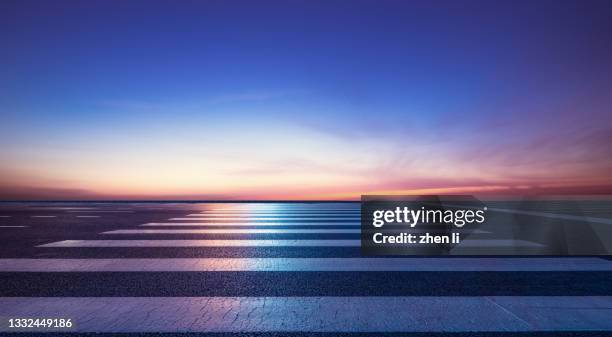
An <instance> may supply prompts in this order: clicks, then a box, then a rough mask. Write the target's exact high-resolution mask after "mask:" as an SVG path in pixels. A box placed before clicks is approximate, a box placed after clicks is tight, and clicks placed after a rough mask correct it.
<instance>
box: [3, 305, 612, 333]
mask: <svg viewBox="0 0 612 337" xmlns="http://www.w3.org/2000/svg"><path fill="white" fill-rule="evenodd" d="M0 316H1V317H68V318H71V320H72V321H73V322H75V323H76V324H75V325H74V327H73V329H72V330H71V331H75V332H97V333H100V332H108V333H119V332H176V331H181V332H242V333H249V332H273V333H279V332H295V331H308V332H328V333H329V332H332V333H333V332H374V333H375V332H378V333H386V332H449V331H452V332H466V333H474V332H478V331H483V332H484V331H486V332H491V331H503V332H519V331H521V332H528V331H565V330H572V331H582V330H584V331H586V330H600V331H611V330H612V320H610V319H609V317H612V297H610V296H490V297H476V296H474V297H472V296H448V297H440V296H409V297H398V296H393V297H391V296H389V297H382V296H380V297H339V296H338V297H2V298H0ZM169 322H172V323H169ZM0 329H2V330H3V331H14V328H13V329H12V330H10V329H11V328H8V327H7V325H6V324H3V325H2V326H1V327H0ZM37 331H40V330H37ZM56 331H57V330H56Z"/></svg>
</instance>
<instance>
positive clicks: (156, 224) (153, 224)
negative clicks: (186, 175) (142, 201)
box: [140, 222, 361, 227]
mask: <svg viewBox="0 0 612 337" xmlns="http://www.w3.org/2000/svg"><path fill="white" fill-rule="evenodd" d="M140 226H142V227H165V226H191V227H214V226H224V227H248V226H313V227H318V226H348V227H360V226H361V224H360V223H359V222H149V223H146V224H142V225H140Z"/></svg>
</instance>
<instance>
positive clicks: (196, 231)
mask: <svg viewBox="0 0 612 337" xmlns="http://www.w3.org/2000/svg"><path fill="white" fill-rule="evenodd" d="M280 233H293V234H316V233H319V234H325V233H327V234H359V233H361V230H360V229H359V228H357V229H335V228H333V229H328V228H325V229H319V228H317V229H294V228H291V229H287V228H246V229H245V228H240V229H209V228H207V229H118V230H114V231H108V232H103V233H102V234H280Z"/></svg>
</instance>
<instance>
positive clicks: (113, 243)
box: [37, 232, 543, 249]
mask: <svg viewBox="0 0 612 337" xmlns="http://www.w3.org/2000/svg"><path fill="white" fill-rule="evenodd" d="M121 234H134V233H132V232H128V233H121ZM158 234H162V233H158ZM164 234H165V233H164ZM175 234H178V233H175ZM360 246H361V240H348V239H347V240H248V239H245V240H212V239H211V240H64V241H58V242H52V243H47V244H43V245H39V246H37V247H360ZM542 246H543V245H541V244H539V243H536V242H529V241H522V240H477V239H476V240H464V241H462V242H461V243H460V244H459V245H457V246H456V247H455V248H454V249H461V248H474V247H478V248H480V247H497V248H501V247H508V248H511V247H531V248H539V247H542Z"/></svg>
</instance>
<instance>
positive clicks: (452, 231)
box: [361, 195, 612, 256]
mask: <svg viewBox="0 0 612 337" xmlns="http://www.w3.org/2000/svg"><path fill="white" fill-rule="evenodd" d="M546 202H547V201H542V200H541V199H538V200H530V199H523V200H519V201H518V202H517V200H516V199H513V200H511V201H508V200H503V199H500V200H486V201H481V200H479V199H477V198H475V197H473V196H469V195H454V196H431V195H429V196H385V195H378V196H362V200H361V252H362V255H366V256H368V255H432V256H435V255H610V254H611V253H612V233H608V234H610V235H603V234H602V233H606V232H605V231H603V230H605V228H609V227H605V228H604V226H609V225H610V224H612V220H606V219H603V220H601V221H597V219H594V218H592V217H586V216H583V215H581V213H580V211H579V210H576V211H574V212H572V210H571V207H569V208H568V207H565V208H564V209H563V212H562V213H555V212H552V213H547V212H533V211H530V210H533V209H534V208H535V207H536V206H537V207H539V208H543V209H548V208H550V207H543V206H547V205H546ZM548 202H550V203H551V205H554V204H552V203H553V202H558V200H557V201H548ZM564 204H565V205H571V200H569V201H565V203H564ZM611 207H612V205H611ZM611 210H612V208H611ZM607 222H609V223H607ZM608 232H609V231H608Z"/></svg>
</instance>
